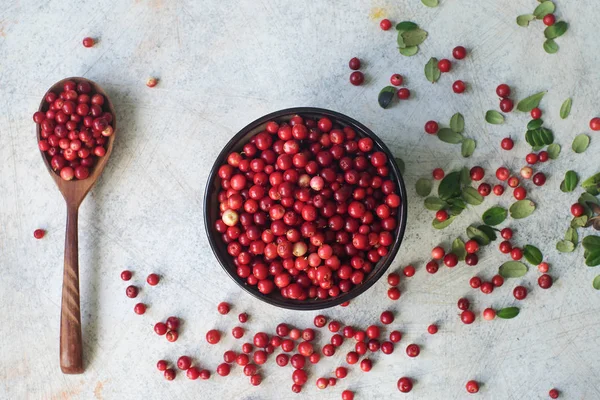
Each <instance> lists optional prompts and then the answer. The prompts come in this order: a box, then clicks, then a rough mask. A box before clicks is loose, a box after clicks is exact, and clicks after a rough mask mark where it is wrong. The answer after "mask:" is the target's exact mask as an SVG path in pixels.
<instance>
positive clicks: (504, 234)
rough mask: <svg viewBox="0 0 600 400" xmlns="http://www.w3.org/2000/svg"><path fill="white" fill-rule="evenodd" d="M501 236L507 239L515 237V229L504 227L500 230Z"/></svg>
mask: <svg viewBox="0 0 600 400" xmlns="http://www.w3.org/2000/svg"><path fill="white" fill-rule="evenodd" d="M500 236H502V238H503V239H505V240H510V239H512V237H513V231H512V229H510V228H504V229H502V230H501V231H500Z"/></svg>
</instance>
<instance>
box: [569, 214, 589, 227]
mask: <svg viewBox="0 0 600 400" xmlns="http://www.w3.org/2000/svg"><path fill="white" fill-rule="evenodd" d="M588 219H589V217H588V216H587V215H581V216H579V217H575V218H573V219H572V220H571V228H583V227H584V226H585V224H587V222H588Z"/></svg>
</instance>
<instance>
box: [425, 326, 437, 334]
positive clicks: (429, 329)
mask: <svg viewBox="0 0 600 400" xmlns="http://www.w3.org/2000/svg"><path fill="white" fill-rule="evenodd" d="M437 331H438V327H437V325H435V324H431V325H429V326H428V327H427V332H429V333H430V334H431V335H435V334H436V333H437Z"/></svg>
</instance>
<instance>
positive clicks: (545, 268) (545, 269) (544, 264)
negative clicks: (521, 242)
mask: <svg viewBox="0 0 600 400" xmlns="http://www.w3.org/2000/svg"><path fill="white" fill-rule="evenodd" d="M549 269H550V266H549V265H548V263H547V262H542V263H540V265H538V271H540V272H541V273H542V274H545V273H546V272H548V270H549Z"/></svg>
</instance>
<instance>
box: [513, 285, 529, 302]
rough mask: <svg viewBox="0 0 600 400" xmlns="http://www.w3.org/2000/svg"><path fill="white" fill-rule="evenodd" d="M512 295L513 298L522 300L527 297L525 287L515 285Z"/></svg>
mask: <svg viewBox="0 0 600 400" xmlns="http://www.w3.org/2000/svg"><path fill="white" fill-rule="evenodd" d="M513 296H515V299H517V300H523V299H524V298H525V297H527V289H526V288H525V287H524V286H517V287H516V288H514V289H513Z"/></svg>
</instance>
